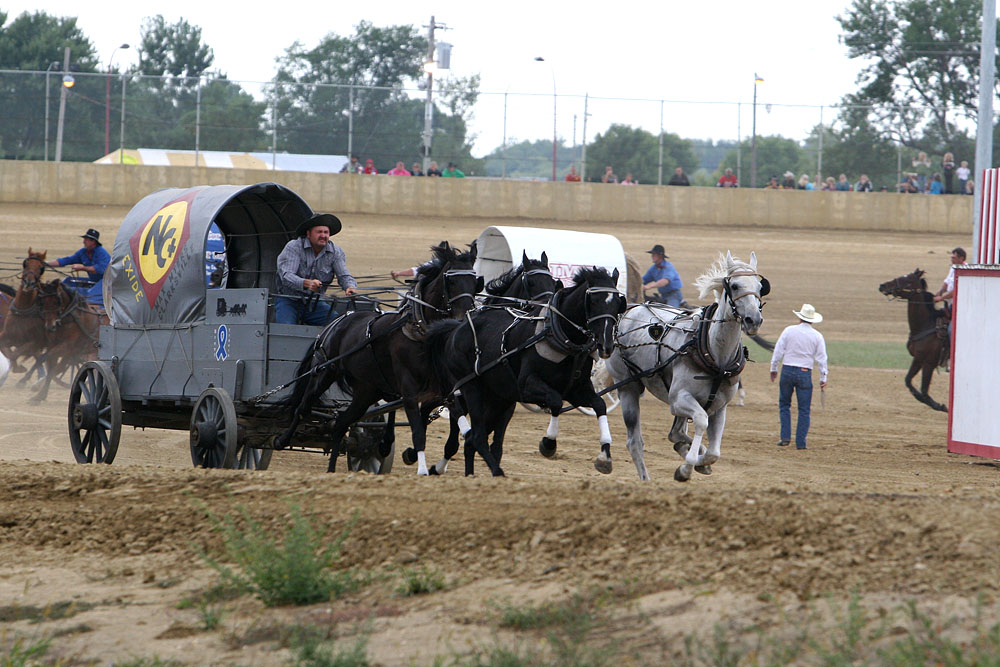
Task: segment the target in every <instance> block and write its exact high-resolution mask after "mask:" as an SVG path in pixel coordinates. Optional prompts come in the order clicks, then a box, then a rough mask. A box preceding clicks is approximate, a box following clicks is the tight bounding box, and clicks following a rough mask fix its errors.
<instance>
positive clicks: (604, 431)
mask: <svg viewBox="0 0 1000 667" xmlns="http://www.w3.org/2000/svg"><path fill="white" fill-rule="evenodd" d="M597 428H599V429H601V444H602V445H610V444H611V429H609V428H608V416H607V415H601V416H600V417H598V418H597Z"/></svg>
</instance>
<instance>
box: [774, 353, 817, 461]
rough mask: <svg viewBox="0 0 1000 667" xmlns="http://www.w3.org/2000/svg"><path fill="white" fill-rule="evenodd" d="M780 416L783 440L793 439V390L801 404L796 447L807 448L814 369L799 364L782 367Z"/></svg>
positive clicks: (799, 404)
mask: <svg viewBox="0 0 1000 667" xmlns="http://www.w3.org/2000/svg"><path fill="white" fill-rule="evenodd" d="M778 382H779V384H778V416H779V417H780V419H781V440H782V441H787V440H791V439H792V392H793V391H794V392H795V402H796V403H797V404H798V406H799V418H798V420H797V422H796V424H795V447H796V449H805V448H806V434H807V433H809V406H810V404H811V403H812V394H813V383H812V371H811V370H809V369H808V368H799V367H797V366H785V365H782V367H781V378H780V380H779V381H778Z"/></svg>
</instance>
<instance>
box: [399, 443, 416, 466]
mask: <svg viewBox="0 0 1000 667" xmlns="http://www.w3.org/2000/svg"><path fill="white" fill-rule="evenodd" d="M402 458H403V463H405V464H406V465H408V466H411V465H413V464H414V463H416V462H417V451H416V450H415V449H413V447H407V448H406V449H404V450H403V457H402Z"/></svg>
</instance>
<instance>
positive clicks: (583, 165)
mask: <svg viewBox="0 0 1000 667" xmlns="http://www.w3.org/2000/svg"><path fill="white" fill-rule="evenodd" d="M589 99H590V93H584V95H583V136H582V137H580V179H581V180H583V181H586V180H587V116H589V115H590V114H589V113H587V102H588V101H589Z"/></svg>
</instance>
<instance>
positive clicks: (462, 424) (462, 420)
mask: <svg viewBox="0 0 1000 667" xmlns="http://www.w3.org/2000/svg"><path fill="white" fill-rule="evenodd" d="M458 430H459V432H460V433H461V434H462V437H463V438H464V437H465V436H466V435H467V434H468V433H469V431H471V430H472V424H470V423H469V418H468V417H466V416H465V415H462V416H461V417H459V418H458Z"/></svg>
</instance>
